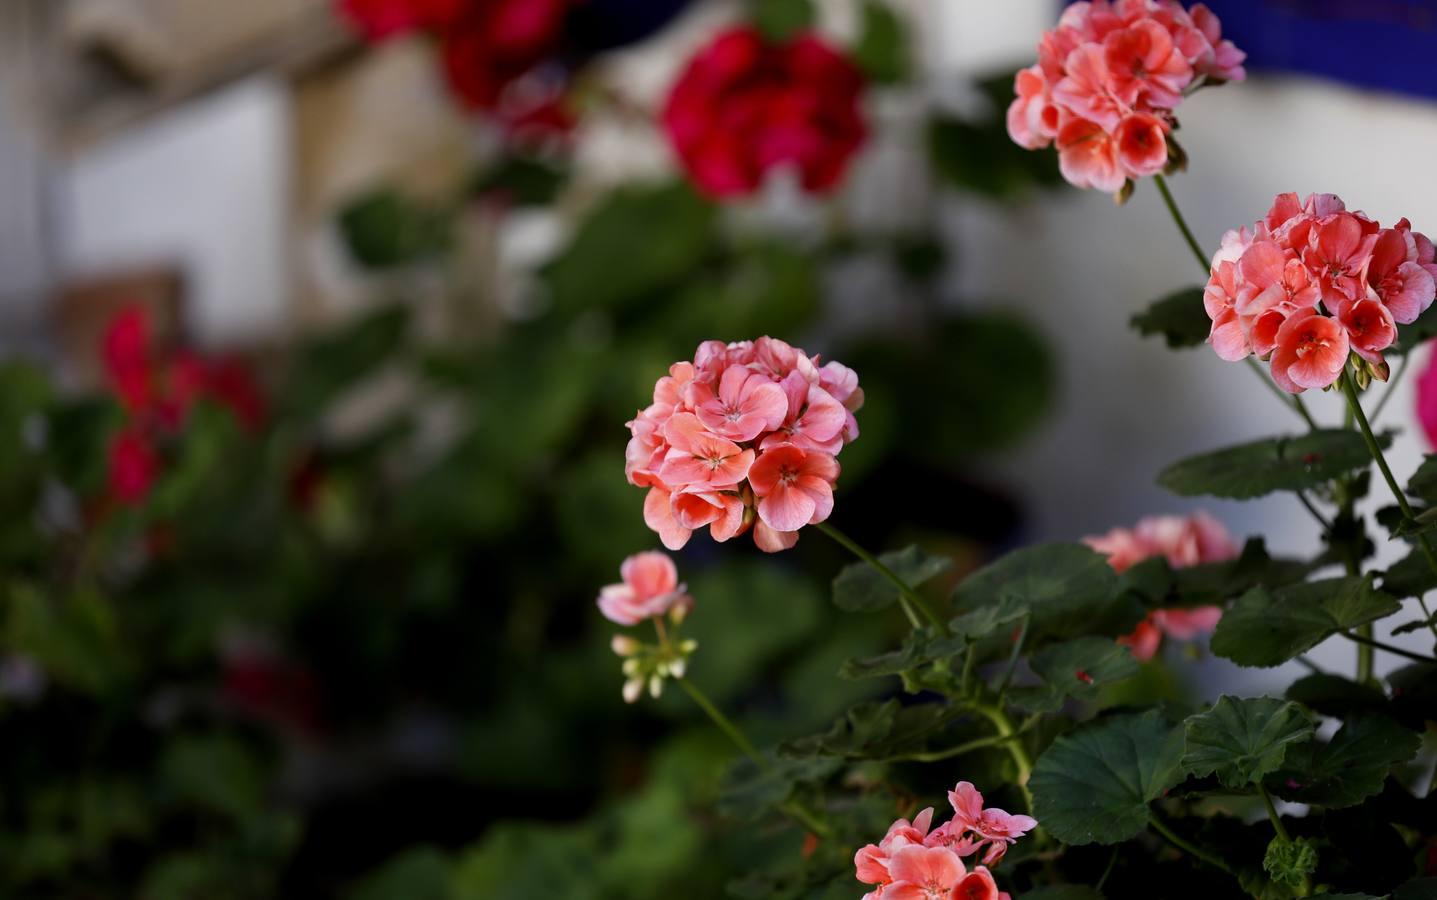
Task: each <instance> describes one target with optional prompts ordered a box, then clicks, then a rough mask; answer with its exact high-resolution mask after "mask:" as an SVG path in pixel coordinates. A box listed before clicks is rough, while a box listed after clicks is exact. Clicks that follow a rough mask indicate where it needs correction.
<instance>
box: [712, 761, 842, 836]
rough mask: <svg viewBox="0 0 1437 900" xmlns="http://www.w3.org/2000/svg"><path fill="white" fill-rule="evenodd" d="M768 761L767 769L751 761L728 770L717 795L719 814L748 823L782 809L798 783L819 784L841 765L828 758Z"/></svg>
mask: <svg viewBox="0 0 1437 900" xmlns="http://www.w3.org/2000/svg"><path fill="white" fill-rule="evenodd" d="M768 761H769V764H768V767H767V768H764V769H760V768H759V767H758V766H757V765H756V764H755V763H754V761H753V760H751V759H748V758H743V759H740V760H739V761H738V762H737V763H735V764H734V765H733V767H732V768H730V769H729V771H728V773H727V774H726V775H725V776H724V780H723V785H722V788H721V792H720V794H719V804H718V808H719V812H721V813H723V814H724V815H726V816H731V817H733V818H736V819H742V820H746V821H752V820H754V819H757V818H758V817H759V816H761V815H763V814H764V813H767V812H769V811H771V810H773V809H776V808H778V807H779V806H782V805H783V804H784V803H785V802H787V801H788V798H789V797H791V796H793V791H794V788H796V787H797V786H798V785H799V784H800V783H803V782H815V781H822V780H823V779H825V778H828V777H829V776H830V775H832V774H833V773H834V772H837V771H838V770H839V768H841V767H842V765H843V763H842V762H841V761H840V760H837V759H832V758H816V759H784V758H781V757H774V756H769V757H768Z"/></svg>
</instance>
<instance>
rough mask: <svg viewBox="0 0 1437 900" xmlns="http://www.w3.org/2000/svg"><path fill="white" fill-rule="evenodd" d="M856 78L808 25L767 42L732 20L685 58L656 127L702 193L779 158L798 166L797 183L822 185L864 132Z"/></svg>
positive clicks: (729, 187)
mask: <svg viewBox="0 0 1437 900" xmlns="http://www.w3.org/2000/svg"><path fill="white" fill-rule="evenodd" d="M863 86H864V80H863V75H862V73H861V72H860V71H859V69H858V66H856V65H855V64H854V63H853V62H852V61H850V60H849V59H848V58H847V57H845V56H844V55H843V54H841V53H839V52H838V51H837V50H835V49H833V48H832V47H830V46H829V45H828V44H826V43H824V42H823V41H822V40H820V39H818V38H817V37H815V36H813V35H812V34H800V35H798V36H797V37H794V38H792V39H790V40H788V41H785V42H783V43H770V42H768V41H766V40H765V39H764V38H763V36H762V35H760V34H759V32H758V31H757V30H756V29H753V28H749V27H740V28H735V29H732V30H729V31H726V32H724V33H723V34H720V35H719V36H718V37H717V38H715V39H714V41H713V42H712V43H711V44H709V45H708V46H707V47H706V48H704V49H703V50H701V51H700V52H699V53H698V55H697V56H695V57H694V58H693V60H692V61H690V62H689V64H688V66H687V67H686V68H685V69H684V71H683V73H682V74H681V75H680V76H679V80H678V81H677V82H676V83H675V85H674V88H673V91H672V93H671V94H670V95H669V99H668V102H667V104H666V105H665V107H664V112H663V121H664V127H665V128H666V129H667V130H668V133H669V139H670V141H671V142H672V143H673V146H674V150H675V151H676V152H677V153H678V156H679V159H680V160H681V161H682V162H683V165H684V168H685V169H686V170H687V171H688V173H689V177H691V178H692V179H693V180H694V182H695V184H697V185H698V187H699V188H700V189H701V190H702V191H704V192H705V193H706V194H709V195H710V196H713V197H733V196H740V195H745V194H751V193H753V192H754V191H755V190H757V189H758V188H759V187H760V186H761V185H762V184H763V180H764V177H765V176H766V175H767V174H768V173H769V172H770V171H772V170H773V169H776V168H778V167H781V166H792V167H793V168H794V169H796V170H797V172H798V176H799V180H800V182H801V183H802V185H803V188H804V190H806V191H810V192H813V193H826V192H827V191H829V190H831V189H832V188H833V187H834V186H835V185H836V184H838V182H839V180H840V179H841V178H842V177H843V173H844V172H845V171H846V170H847V168H848V162H849V160H850V159H851V158H852V157H853V155H854V153H855V152H856V151H857V150H858V148H859V147H860V146H862V144H863V141H864V138H865V136H866V134H867V129H866V127H865V125H864V120H863V114H862V112H861V110H860V103H861V101H862V97H863Z"/></svg>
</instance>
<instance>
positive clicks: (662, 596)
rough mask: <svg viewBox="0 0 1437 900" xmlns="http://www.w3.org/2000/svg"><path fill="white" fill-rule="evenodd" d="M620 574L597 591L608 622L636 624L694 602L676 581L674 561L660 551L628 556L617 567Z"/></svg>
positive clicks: (677, 576)
mask: <svg viewBox="0 0 1437 900" xmlns="http://www.w3.org/2000/svg"><path fill="white" fill-rule="evenodd" d="M619 576H620V577H621V578H622V579H623V580H622V581H621V582H619V583H618V584H611V585H607V586H605V587H604V588H603V589H601V590H600V591H599V600H598V603H599V611H600V612H601V613H603V614H604V617H605V618H606V619H608V620H609V621H611V622H616V623H618V624H620V625H637V624H639V623H640V622H642V621H644V620H645V619H652V618H657V617H658V616H662V615H666V614H667V613H668V611H669V610H671V609H673V608H674V607H675V606H679V605H685V606H687V605H691V604H692V603H693V599H692V598H690V597H689V596H688V594H687V593H686V588H685V587H684V586H683V585H682V584H680V583H679V575H678V569H677V568H676V567H675V566H674V561H673V560H672V559H670V558H669V557H668V556H666V555H665V554H663V553H658V552H656V551H652V550H650V551H645V552H643V553H636V554H634V555H633V556H630V557H629V558H628V559H626V560H624V562H623V565H621V566H620V567H619Z"/></svg>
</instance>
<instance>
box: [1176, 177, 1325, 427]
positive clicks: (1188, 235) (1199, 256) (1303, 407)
mask: <svg viewBox="0 0 1437 900" xmlns="http://www.w3.org/2000/svg"><path fill="white" fill-rule="evenodd" d="M1153 183H1154V184H1156V185H1157V186H1158V193H1160V194H1162V195H1163V203H1164V205H1166V206H1167V208H1168V214H1169V215H1171V216H1172V218H1173V223H1174V224H1176V225H1177V226H1178V231H1180V232H1182V235H1183V240H1184V241H1186V242H1187V245H1188V249H1189V250H1191V251H1192V253H1193V259H1195V260H1197V264H1198V267H1199V268H1200V269H1202V274H1203V278H1204V279H1206V278H1207V277H1208V255H1207V254H1206V253H1204V252H1203V249H1202V245H1201V244H1199V243H1198V240H1197V237H1195V236H1194V235H1193V230H1192V229H1191V228H1189V227H1188V222H1187V219H1184V218H1183V214H1182V210H1180V209H1178V202H1177V201H1176V200H1174V199H1173V193H1172V191H1170V190H1168V182H1167V179H1166V178H1164V177H1163V176H1161V175H1154V176H1153ZM1247 364H1248V367H1249V368H1250V369H1252V371H1253V373H1254V374H1256V375H1257V377H1258V378H1259V379H1261V381H1262V383H1263V384H1265V385H1267V386H1268V388H1269V389H1271V391H1272V392H1273V394H1274V396H1276V397H1277V398H1278V399H1279V400H1281V401H1282V404H1283V405H1284V406H1286V407H1288V408H1289V409H1291V410H1293V411H1295V412H1296V413H1297V414H1298V415H1299V416H1302V420H1303V421H1304V422H1306V423H1307V427H1308V428H1311V429H1312V430H1313V431H1316V430H1317V422H1316V421H1315V420H1314V419H1313V418H1312V414H1311V413H1309V412H1308V411H1307V404H1305V403H1303V402H1302V398H1301V397H1298V396H1296V395H1290V394H1287V393H1284V392H1283V390H1282V389H1281V388H1279V387H1278V386H1277V385H1276V384H1273V382H1272V379H1271V378H1268V377H1267V373H1266V372H1264V371H1262V366H1260V365H1258V363H1257V360H1255V359H1253V358H1252V357H1251V356H1249V357H1247Z"/></svg>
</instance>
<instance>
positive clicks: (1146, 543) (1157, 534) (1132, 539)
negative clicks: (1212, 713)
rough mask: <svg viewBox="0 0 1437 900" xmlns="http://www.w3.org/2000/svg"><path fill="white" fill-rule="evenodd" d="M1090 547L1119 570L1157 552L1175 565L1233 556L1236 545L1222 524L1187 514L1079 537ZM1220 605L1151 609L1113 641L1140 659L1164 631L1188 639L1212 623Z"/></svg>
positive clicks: (1218, 616) (1219, 615) (1152, 518)
mask: <svg viewBox="0 0 1437 900" xmlns="http://www.w3.org/2000/svg"><path fill="white" fill-rule="evenodd" d="M1083 542H1084V543H1086V544H1087V545H1088V546H1089V547H1092V548H1093V549H1094V550H1096V551H1098V552H1099V553H1102V554H1103V555H1105V556H1107V558H1108V564H1109V565H1110V566H1112V567H1113V569H1114V571H1117V572H1123V571H1126V570H1127V569H1129V568H1131V567H1132V566H1134V565H1136V564H1137V563H1140V562H1142V561H1143V560H1145V559H1149V558H1151V557H1154V556H1161V557H1163V558H1164V559H1166V560H1167V561H1168V564H1169V565H1171V566H1173V567H1174V568H1179V569H1181V568H1186V567H1187V566H1196V565H1200V564H1202V563H1214V562H1223V561H1225V560H1229V559H1236V558H1237V555H1238V553H1239V552H1240V548H1239V547H1238V545H1237V542H1236V541H1234V540H1233V538H1232V535H1230V534H1229V533H1228V531H1227V529H1226V528H1224V527H1223V525H1222V523H1221V522H1219V521H1217V520H1216V519H1214V518H1213V517H1212V516H1209V515H1208V514H1207V513H1201V512H1200V513H1195V514H1194V515H1191V516H1150V517H1148V518H1146V519H1142V520H1141V521H1139V522H1138V524H1137V526H1136V527H1134V528H1115V529H1113V530H1112V531H1109V532H1108V533H1107V534H1103V535H1095V536H1093V537H1087V538H1084V539H1083ZM1221 618H1222V607H1219V606H1199V607H1194V608H1192V609H1155V610H1153V611H1152V612H1150V613H1148V616H1147V618H1146V619H1144V620H1143V621H1142V622H1140V623H1139V624H1138V627H1137V629H1136V630H1135V631H1133V632H1132V633H1131V634H1127V635H1124V636H1122V637H1120V638H1118V643H1120V644H1123V645H1125V646H1127V647H1128V648H1130V649H1131V650H1132V653H1133V656H1134V657H1136V658H1137V659H1138V660H1139V661H1141V662H1146V661H1148V660H1150V659H1152V658H1153V656H1155V655H1156V654H1157V652H1158V647H1159V645H1160V644H1162V640H1163V635H1167V636H1168V637H1170V638H1172V639H1173V640H1178V641H1191V640H1193V639H1195V638H1197V637H1198V636H1199V635H1203V634H1207V633H1209V632H1211V631H1212V630H1213V629H1214V628H1216V627H1217V623H1218V620H1219V619H1221Z"/></svg>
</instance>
